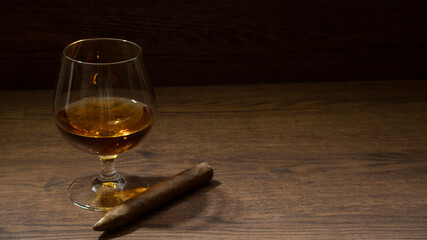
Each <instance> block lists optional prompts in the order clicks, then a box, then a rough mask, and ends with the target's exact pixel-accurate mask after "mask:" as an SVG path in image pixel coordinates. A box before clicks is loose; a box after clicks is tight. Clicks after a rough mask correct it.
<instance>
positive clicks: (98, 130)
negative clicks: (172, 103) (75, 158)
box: [56, 97, 154, 156]
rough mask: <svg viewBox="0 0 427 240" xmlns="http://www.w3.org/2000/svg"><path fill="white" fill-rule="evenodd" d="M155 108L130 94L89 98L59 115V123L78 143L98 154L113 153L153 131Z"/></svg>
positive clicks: (75, 142)
mask: <svg viewBox="0 0 427 240" xmlns="http://www.w3.org/2000/svg"><path fill="white" fill-rule="evenodd" d="M153 122H154V113H153V110H152V109H151V108H150V107H148V106H147V105H145V104H143V103H141V102H137V101H135V100H131V99H126V98H96V97H92V98H85V99H82V100H80V101H77V102H74V103H72V104H70V105H68V106H67V107H66V108H64V109H62V110H60V111H59V112H58V113H57V115H56V124H57V126H58V128H59V130H60V131H61V133H62V134H63V135H64V137H65V138H66V139H67V140H69V141H70V142H71V143H72V144H73V145H74V146H76V147H77V148H79V149H80V150H83V151H85V152H88V153H93V154H96V155H98V156H111V155H117V154H119V153H122V152H125V151H127V150H129V149H131V148H132V147H134V146H135V145H137V144H138V143H139V142H140V141H141V140H142V139H143V138H144V137H145V136H146V135H147V133H148V132H149V131H150V129H151V126H152V124H153Z"/></svg>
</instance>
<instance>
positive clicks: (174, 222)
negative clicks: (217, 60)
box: [0, 80, 427, 239]
mask: <svg viewBox="0 0 427 240" xmlns="http://www.w3.org/2000/svg"><path fill="white" fill-rule="evenodd" d="M156 93H157V99H158V118H157V122H156V124H155V126H154V128H153V129H152V132H151V133H150V134H149V136H148V137H147V138H146V140H145V141H144V142H143V144H141V145H140V146H138V147H137V148H136V149H134V150H132V151H130V152H128V153H124V154H122V155H120V156H119V158H118V162H117V168H118V170H122V171H130V172H133V173H137V174H140V175H143V176H146V177H147V178H148V179H156V178H164V177H168V176H172V175H174V174H175V173H177V172H179V171H181V170H183V169H185V168H189V167H191V166H193V165H194V164H196V163H198V162H202V161H207V162H209V163H210V164H211V165H212V167H213V168H214V171H215V175H214V181H213V182H212V183H210V184H207V185H204V186H203V187H201V188H199V189H198V190H195V191H193V192H191V193H188V194H186V195H184V196H182V197H180V198H178V199H176V200H174V201H172V202H170V204H168V205H166V206H164V207H162V208H161V209H159V210H157V211H155V212H153V213H152V214H150V215H148V216H145V217H144V218H141V219H139V220H138V221H136V222H135V223H133V224H132V225H129V226H127V227H125V228H123V229H121V230H118V231H115V232H109V233H102V232H94V231H93V230H92V229H91V226H92V225H93V224H94V223H95V222H96V221H97V220H98V219H99V218H100V217H101V216H102V213H99V212H91V211H86V210H82V209H79V208H77V207H75V206H74V205H72V204H71V203H70V201H69V200H68V199H67V196H66V192H67V187H68V185H69V184H70V183H71V182H72V181H73V179H75V178H76V177H78V176H83V175H88V174H91V173H94V172H97V171H98V168H99V166H98V161H97V160H96V157H94V156H91V155H88V154H86V153H83V152H80V151H79V150H77V149H75V148H74V147H72V146H71V145H70V144H69V143H67V142H66V141H65V140H64V139H63V138H62V137H61V135H60V134H59V132H58V130H57V129H56V127H55V125H54V122H53V117H52V113H51V109H52V107H51V105H52V94H53V93H52V91H20V92H19V91H18V92H10V91H7V92H1V93H0V94H1V95H0V129H1V132H0V145H1V146H2V158H1V159H0V166H1V172H0V183H1V184H0V192H1V195H0V206H1V208H0V239H11V238H12V239H13V238H22V239H25V238H32V239H96V238H99V239H113V238H116V237H118V238H120V239H426V238H427V81H422V80H420V81H415V80H413V81H404V80H402V81H368V82H326V83H287V84H272V85H240V86H200V87H164V88H157V89H156Z"/></svg>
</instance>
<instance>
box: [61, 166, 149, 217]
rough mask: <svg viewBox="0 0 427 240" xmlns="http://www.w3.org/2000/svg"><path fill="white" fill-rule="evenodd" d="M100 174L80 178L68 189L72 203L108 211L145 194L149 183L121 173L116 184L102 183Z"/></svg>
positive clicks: (89, 208) (85, 207)
mask: <svg viewBox="0 0 427 240" xmlns="http://www.w3.org/2000/svg"><path fill="white" fill-rule="evenodd" d="M97 178H98V174H94V175H90V176H86V177H82V178H78V179H77V180H75V181H74V182H73V183H71V185H70V187H69V188H68V197H69V198H70V200H71V202H72V203H73V204H74V205H76V206H78V207H81V208H83V209H88V210H92V211H107V210H108V209H110V208H112V207H114V206H116V205H118V204H120V203H122V202H124V201H126V200H128V199H130V198H132V197H134V196H135V195H138V194H139V193H141V192H144V191H145V190H147V189H148V187H149V186H148V183H147V182H146V181H145V180H144V179H143V178H141V177H139V176H137V175H133V174H130V173H119V179H118V180H116V181H114V182H100V181H99V180H98V179H97Z"/></svg>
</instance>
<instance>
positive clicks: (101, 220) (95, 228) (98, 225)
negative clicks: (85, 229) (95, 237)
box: [92, 218, 104, 231]
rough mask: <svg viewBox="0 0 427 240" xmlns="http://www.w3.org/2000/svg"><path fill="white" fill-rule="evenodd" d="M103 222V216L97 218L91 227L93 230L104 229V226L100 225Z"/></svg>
mask: <svg viewBox="0 0 427 240" xmlns="http://www.w3.org/2000/svg"><path fill="white" fill-rule="evenodd" d="M103 222H104V218H101V219H99V221H98V222H96V223H95V224H94V225H93V227H92V229H93V230H94V231H103V230H104V228H103V227H102V225H103Z"/></svg>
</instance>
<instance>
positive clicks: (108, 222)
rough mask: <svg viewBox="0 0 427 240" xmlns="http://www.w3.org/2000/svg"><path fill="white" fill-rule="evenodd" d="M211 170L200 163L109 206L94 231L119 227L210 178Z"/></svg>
mask: <svg viewBox="0 0 427 240" xmlns="http://www.w3.org/2000/svg"><path fill="white" fill-rule="evenodd" d="M212 176H213V170H212V168H211V167H210V166H209V164H207V163H200V164H198V165H196V166H194V167H192V168H189V169H187V170H184V171H182V172H180V173H178V174H177V175H175V176H173V177H171V178H168V179H166V180H164V181H162V182H160V183H157V184H156V185H154V186H152V187H151V188H149V189H148V190H146V191H144V192H142V193H141V194H139V195H137V196H135V197H133V198H131V199H129V200H127V201H125V202H123V203H121V204H119V205H117V206H114V207H113V208H111V209H110V210H109V211H107V213H106V214H105V215H104V216H103V217H102V218H101V219H100V220H99V221H98V222H97V223H95V225H93V230H95V231H107V230H113V229H116V228H119V227H121V226H123V225H126V224H128V223H129V222H131V221H133V220H135V219H136V218H138V217H140V216H142V215H145V214H147V213H148V212H150V211H152V210H154V209H156V208H158V207H159V206H161V205H163V204H165V203H166V202H168V201H169V200H171V199H173V198H175V197H177V196H179V195H181V194H183V193H185V192H187V191H189V190H190V189H193V188H195V187H198V186H200V185H202V184H203V183H206V182H208V181H209V180H211V179H212Z"/></svg>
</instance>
